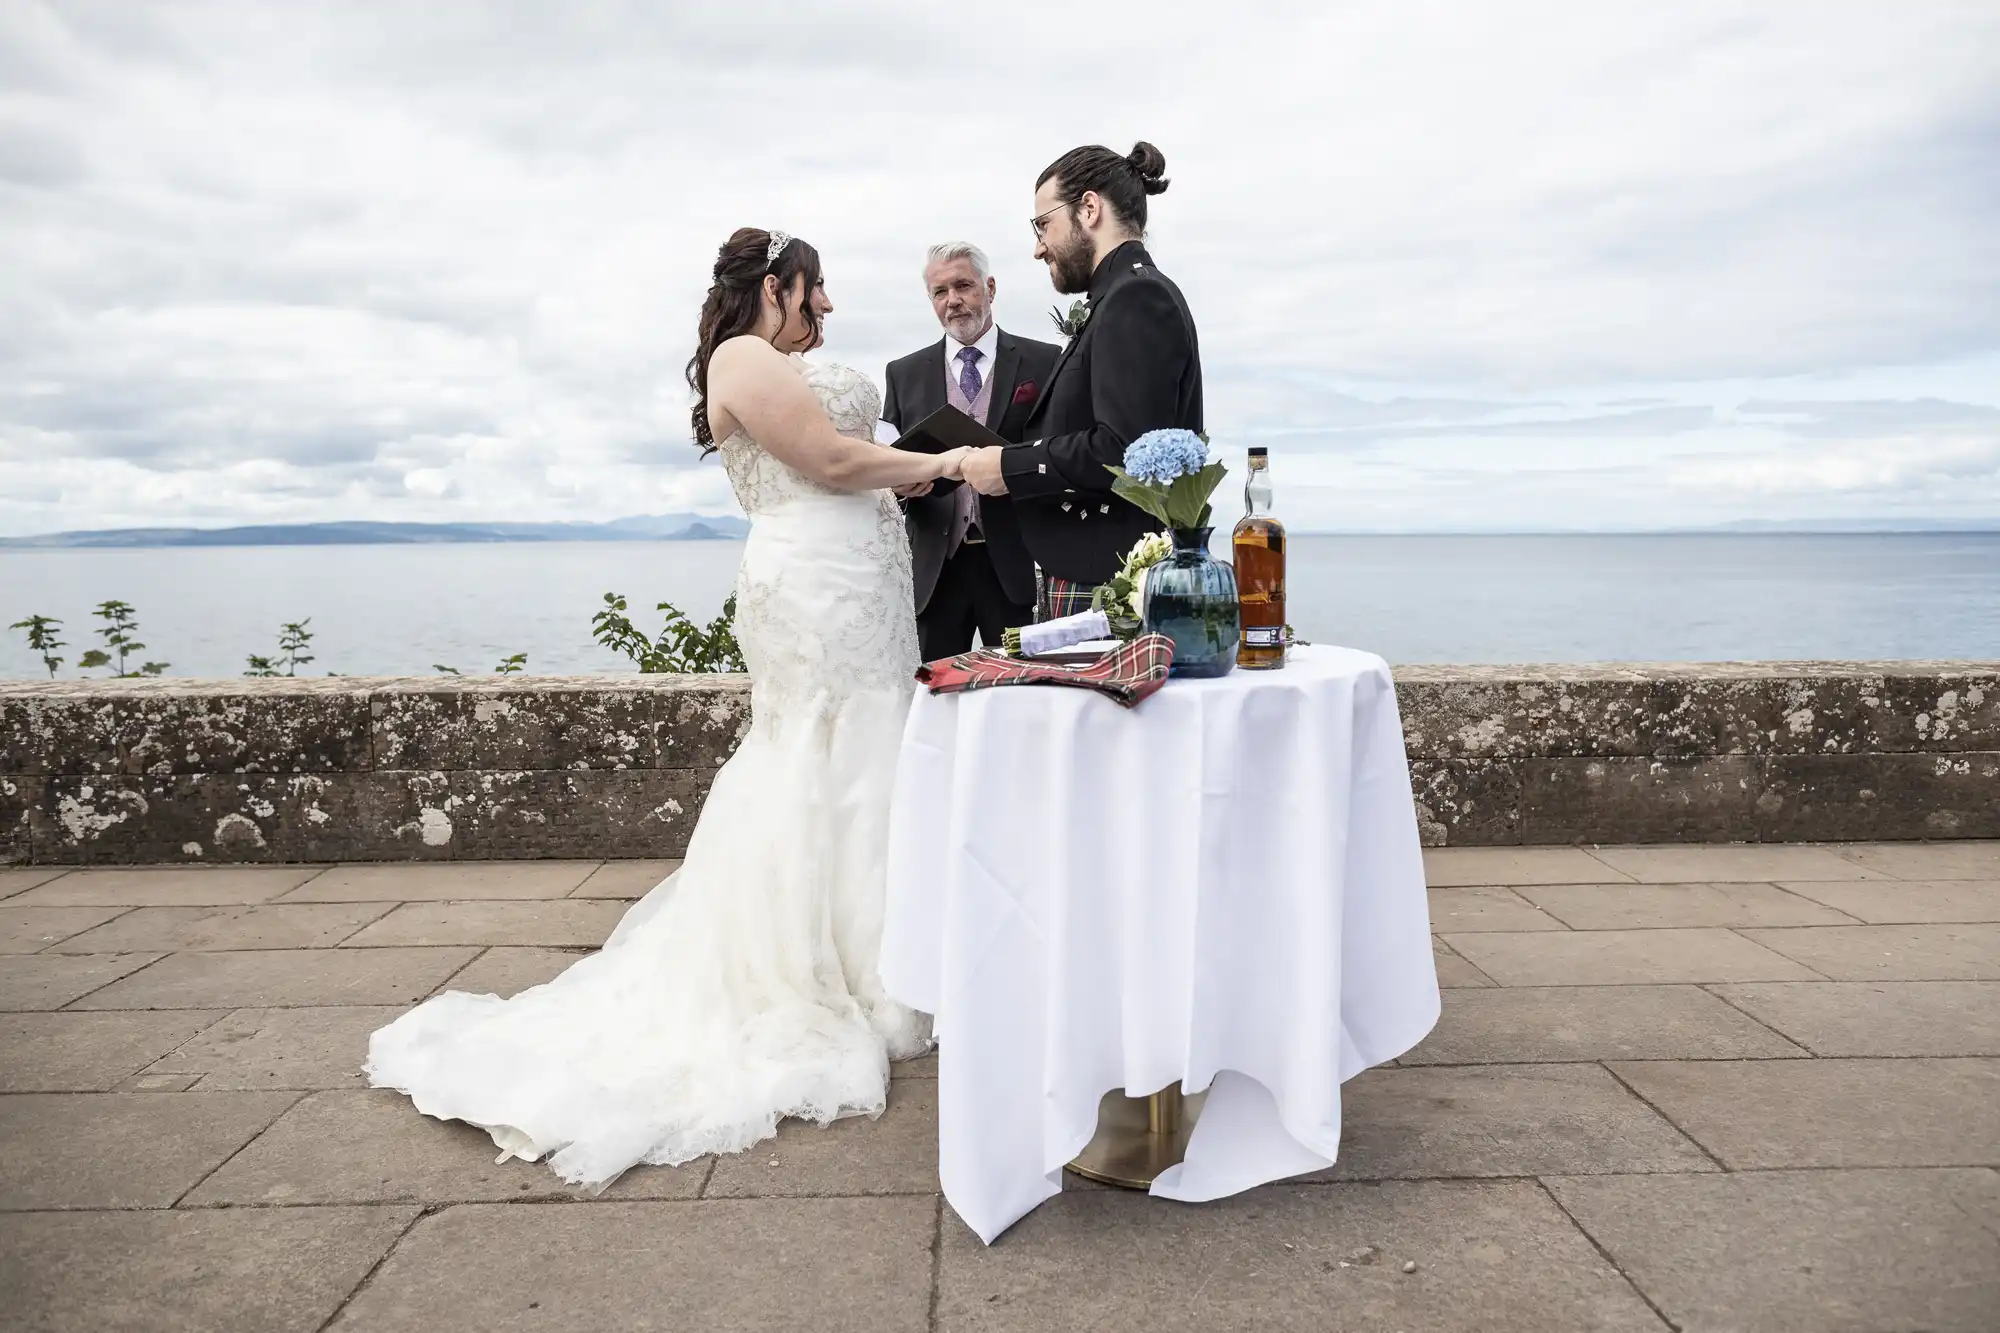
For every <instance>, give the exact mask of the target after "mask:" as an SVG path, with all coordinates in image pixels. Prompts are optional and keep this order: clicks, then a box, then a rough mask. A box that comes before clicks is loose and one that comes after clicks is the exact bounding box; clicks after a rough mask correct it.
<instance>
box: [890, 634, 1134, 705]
mask: <svg viewBox="0 0 2000 1333" xmlns="http://www.w3.org/2000/svg"><path fill="white" fill-rule="evenodd" d="M1173 661H1174V643H1173V640H1172V639H1169V638H1168V637H1167V636H1166V635H1164V634H1142V635H1140V636H1139V637H1138V638H1136V639H1134V640H1132V641H1131V642H1130V643H1125V644H1120V645H1119V646H1118V647H1117V648H1115V649H1113V650H1112V651H1110V652H1108V653H1106V654H1105V655H1104V656H1102V657H1100V658H1098V659H1097V660H1096V661H1095V662H1092V663H1090V664H1088V665H1086V666H1061V665H1058V664H1056V663H1054V662H1037V661H1034V660H1033V659H1031V658H1021V657H1009V656H1008V655H1007V654H1006V653H1003V652H1000V651H998V650H996V649H990V648H978V649H974V650H973V651H972V652H969V653H960V654H959V655H958V656H957V657H947V658H945V659H944V660H942V661H939V662H926V663H924V665H922V666H920V667H918V668H917V679H918V680H920V681H922V682H923V683H924V684H925V685H927V686H929V687H930V692H931V693H932V694H957V693H960V692H961V691H964V690H988V689H992V688H993V687H994V686H996V685H1071V686H1076V687H1079V688H1082V689H1086V690H1096V691H1097V692H1098V693H1099V694H1104V695H1109V696H1110V697H1111V698H1113V699H1115V700H1117V701H1118V702H1119V703H1121V704H1123V705H1124V706H1125V707H1127V708H1130V707H1131V706H1132V705H1134V704H1136V703H1138V702H1139V701H1140V700H1141V699H1144V698H1145V697H1146V696H1147V695H1149V694H1151V693H1152V692H1153V691H1155V690H1157V689H1159V688H1160V686H1162V685H1164V684H1166V683H1167V668H1168V667H1170V666H1172V665H1173Z"/></svg>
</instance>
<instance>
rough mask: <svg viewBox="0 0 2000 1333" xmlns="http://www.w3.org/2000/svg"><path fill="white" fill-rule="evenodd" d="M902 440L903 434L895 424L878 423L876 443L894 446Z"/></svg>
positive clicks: (891, 422) (890, 422) (876, 425)
mask: <svg viewBox="0 0 2000 1333" xmlns="http://www.w3.org/2000/svg"><path fill="white" fill-rule="evenodd" d="M902 438H903V432H902V431H900V430H897V429H896V423H895V422H893V421H877V422H876V423H875V443H877V444H894V443H895V442H896V441H897V440H900V439H902Z"/></svg>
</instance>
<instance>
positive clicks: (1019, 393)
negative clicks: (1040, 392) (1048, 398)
mask: <svg viewBox="0 0 2000 1333" xmlns="http://www.w3.org/2000/svg"><path fill="white" fill-rule="evenodd" d="M1035 393H1036V389H1035V382H1034V381H1033V380H1029V381H1027V382H1026V383H1024V384H1022V385H1020V386H1018V387H1017V388H1015V390H1014V401H1015V402H1016V403H1032V402H1034V401H1035Z"/></svg>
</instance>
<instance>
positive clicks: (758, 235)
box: [687, 227, 820, 457]
mask: <svg viewBox="0 0 2000 1333" xmlns="http://www.w3.org/2000/svg"><path fill="white" fill-rule="evenodd" d="M770 245H771V233H770V232H768V231H765V230H764V229H763V228H762V227H740V228H738V229H737V230H736V232H735V233H734V234H733V235H731V236H730V238H729V239H728V240H727V241H724V242H723V243H722V248H721V249H720V250H718V251H717V252H716V255H715V273H714V278H715V281H714V282H713V283H712V284H711V285H710V286H709V289H708V296H707V297H706V298H705V299H704V300H703V301H702V303H701V328H700V332H699V333H698V334H697V335H696V339H695V349H694V355H693V356H692V357H691V358H689V360H688V363H687V382H688V387H689V388H690V389H693V390H694V442H695V445H696V446H697V447H698V448H700V450H701V452H702V455H703V456H704V457H706V456H707V455H709V454H712V453H714V452H715V432H714V431H713V430H711V429H710V428H709V424H708V359H709V358H710V357H712V356H714V355H715V349H716V348H718V347H720V346H722V344H723V343H725V342H727V341H729V340H730V339H731V338H735V337H738V336H740V335H742V334H745V333H748V332H750V330H752V329H754V328H756V327H757V319H758V316H759V315H761V314H762V313H763V310H764V277H765V275H766V274H775V275H776V276H777V279H778V293H779V297H780V299H783V296H784V293H786V292H788V291H790V290H791V289H792V284H793V283H794V282H796V281H797V280H798V279H799V278H801V277H803V278H804V279H805V284H804V285H803V286H802V287H800V289H799V314H801V315H803V316H804V317H805V321H806V327H807V328H809V329H811V330H812V334H813V337H812V341H818V339H819V312H818V311H817V310H814V309H813V292H814V291H815V290H817V289H818V287H819V280H820V273H819V251H817V250H815V249H813V248H812V247H811V246H810V245H807V244H806V243H805V242H804V241H802V240H800V239H799V238H798V237H796V236H794V237H793V238H792V239H791V241H790V242H789V243H787V244H786V246H785V248H784V249H783V250H780V251H779V252H778V257H777V259H776V260H774V261H772V262H770V263H766V262H765V259H764V255H765V253H766V252H767V251H768V250H769V248H770Z"/></svg>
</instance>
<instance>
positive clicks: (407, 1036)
mask: <svg viewBox="0 0 2000 1333" xmlns="http://www.w3.org/2000/svg"><path fill="white" fill-rule="evenodd" d="M800 364H801V367H802V373H803V374H804V375H805V377H806V381H807V383H808V384H810V385H811V386H812V387H813V389H814V391H815V392H816V393H817V394H818V395H819V398H820V401H821V404H822V405H823V406H824V407H825V409H826V411H827V414H828V416H829V417H831V418H832V420H833V422H834V424H835V426H836V427H837V428H838V429H839V430H840V431H841V433H843V434H846V435H850V436H854V437H856V438H859V439H864V440H865V439H869V438H870V437H871V435H872V431H873V428H874V425H875V421H876V418H877V416H878V415H879V413H880V399H879V397H878V396H877V394H876V391H875V388H874V385H873V384H872V383H870V382H869V380H868V379H867V378H866V377H865V376H863V375H860V374H858V373H856V372H854V371H852V370H848V369H846V368H844V367H840V366H831V365H828V366H812V367H807V366H805V365H804V363H803V362H802V363H800ZM720 452H721V454H722V461H723V465H724V467H725V468H726V470H727V471H728V474H729V479H730V484H731V485H732V486H733V487H734V489H735V492H736V497H737V499H738V501H739V502H740V503H741V504H742V506H743V509H744V511H745V512H746V513H748V515H749V516H750V536H749V539H748V541H747V542H746V544H745V547H744V552H743V563H742V567H741V571H740V572H739V574H738V576H737V585H736V595H737V602H736V636H737V639H738V641H739V642H740V643H741V644H742V646H743V655H744V658H745V660H746V661H747V663H748V665H749V669H750V677H751V691H750V697H751V723H750V728H749V732H748V734H747V735H746V736H745V737H744V740H743V743H742V745H741V746H740V747H739V748H738V749H737V751H736V753H735V755H734V756H733V757H732V758H731V759H730V760H729V762H728V763H727V764H725V765H723V767H722V768H721V769H720V770H719V771H718V772H717V773H716V776H715V782H714V785H713V787H712V788H711V789H710V792H709V795H708V799H707V801H706V803H705V804H704V806H703V808H702V812H701V817H700V819H699V820H698V821H697V823H696V826H695V829H694V832H693V835H692V837H691V838H690V840H689V843H688V848H687V855H686V857H685V859H684V861H683V863H682V865H681V868H680V870H679V871H677V872H676V873H675V874H674V875H672V876H670V877H669V878H668V879H667V880H665V881H664V882H663V883H661V884H660V885H659V886H658V887H657V888H655V889H654V890H653V891H652V892H651V893H649V894H647V895H646V897H645V898H644V899H642V900H641V901H640V902H638V903H636V904H635V905H634V906H633V907H632V909H631V910H630V911H629V912H628V913H627V914H626V915H625V917H624V919H623V920H622V921H621V922H620V923H619V925H618V928H617V930H616V931H614V932H613V933H612V936H611V938H610V940H609V941H608V942H607V943H606V944H605V946H604V948H603V950H602V951H601V952H598V953H595V954H592V955H590V956H588V957H586V958H583V959H582V960H580V961H579V962H577V963H576V964H575V965H574V966H573V967H571V968H570V969H569V970H568V971H566V972H564V973H563V974H562V975H561V976H559V977H557V978H556V979H555V980H554V981H551V982H549V983H547V984H546V985H542V986H536V987H534V988H533V989H532V990H527V991H523V992H522V993H521V994H519V995H516V996H514V997H513V998H512V999H506V1000H503V999H501V998H499V997H498V996H494V995H470V994H466V993H463V992H456V991H454V992H450V993H447V994H444V995H440V996H437V997H436V998H434V999H432V1000H429V1001H427V1002H426V1003H424V1004H422V1005H420V1006H418V1007H417V1008H416V1009H413V1010H412V1011H410V1012H409V1013H407V1014H405V1015H403V1016H402V1017H401V1018H398V1019H397V1020H396V1021H395V1022H393V1023H391V1024H389V1026H387V1027H385V1028H383V1029H381V1030H380V1031H378V1032H376V1033H375V1034H374V1036H373V1037H372V1038H371V1040H370V1042H369V1050H368V1065H367V1073H368V1076H369V1079H370V1081H371V1082H372V1083H373V1084H374V1085H376V1086H378V1087H387V1088H395V1089H398V1090H400V1091H402V1092H405V1093H407V1094H409V1096H410V1099H411V1100H412V1101H413V1102H414V1103H415V1105H416V1107H417V1109H418V1110H419V1111H422V1112H423V1113H424V1114H426V1115H431V1116H436V1117H438V1118H439V1119H445V1120H463V1121H466V1122H468V1123H471V1124H474V1125H478V1126H479V1127H480V1128H482V1129H484V1130H486V1131H487V1133H489V1134H491V1135H492V1137H493V1141H494V1143H495V1144H497V1145H499V1147H500V1148H501V1149H502V1157H503V1159H504V1158H505V1157H507V1156H517V1157H521V1158H524V1159H527V1160H530V1161H533V1160H539V1159H540V1158H542V1157H545V1156H546V1157H548V1158H549V1163H550V1165H551V1166H552V1167H553V1168H554V1169H555V1170H556V1172H557V1173H558V1174H559V1175H561V1176H562V1177H563V1179H565V1180H568V1181H571V1182H573V1183H577V1184H581V1185H584V1186H586V1187H589V1188H591V1189H601V1188H603V1187H604V1186H605V1185H607V1184H609V1183H610V1182H611V1181H613V1180H615V1179H616V1178H617V1177H618V1176H619V1174H620V1173H622V1172H623V1171H625V1170H626V1169H627V1168H629V1167H631V1166H633V1165H636V1164H637V1163H640V1162H650V1163H656V1164H671V1163H678V1162H685V1161H688V1160H691V1159H693V1158H695V1157H699V1156H701V1155H703V1154H705V1153H730V1152H738V1151H741V1150H742V1149H744V1148H747V1147H750V1146H751V1145H752V1144H754V1143H756V1142H758V1141H759V1140H762V1139H765V1138H768V1137H770V1136H771V1135H772V1134H774V1133H776V1131H777V1126H778V1122H779V1120H781V1119H783V1118H785V1117H788V1116H789V1117H798V1118H801V1119H807V1120H813V1121H817V1122H819V1123H821V1124H825V1123H827V1122H829V1121H831V1120H833V1119H835V1118H836V1117H840V1116H845V1115H855V1114H865V1115H874V1114H879V1113H880V1112H881V1110H882V1108H883V1106H884V1103H885V1098H886V1095H887V1089H888V1073H889V1070H888V1066H889V1061H891V1060H897V1059H904V1058H908V1057H910V1056H913V1055H916V1054H920V1053H921V1052H922V1051H924V1050H925V1049H927V1047H928V1045H929V1020H928V1019H926V1018H925V1017H924V1016H923V1015H921V1014H918V1013H916V1012H915V1011H913V1010H910V1009H908V1008H906V1007H904V1006H902V1005H900V1004H898V1003H896V1002H895V1001H894V1000H892V999H890V998H889V997H888V995H887V994H885V993H884V991H883V990H882V985H881V981H880V980H879V978H878V977H877V975H876V958H877V953H878V951H879V946H880V941H881V933H882V909H883V892H884V878H885V873H886V872H885V859H886V843H887V834H888V817H889V797H890V791H891V788H892V786H893V784H894V779H895V769H896V757H897V750H898V746H899V743H900V740H901V737H902V730H903V720H904V716H905V714H906V713H907V711H908V708H909V702H910V697H911V693H912V690H913V689H914V685H913V674H914V672H915V670H916V667H917V664H918V654H917V635H916V623H915V619H914V616H913V613H912V600H911V590H910V553H909V545H908V541H907V538H906V537H905V535H904V529H903V519H902V514H901V512H900V510H899V508H898V507H897V505H896V502H895V500H894V499H893V498H892V497H891V496H890V495H889V494H888V493H887V492H886V491H865V492H858V493H850V492H842V491H836V490H833V489H831V488H829V487H826V486H822V485H820V484H819V483H817V482H815V481H813V480H811V479H810V478H808V477H806V476H804V475H803V474H801V473H799V472H797V471H795V470H794V469H792V468H790V467H788V466H786V465H785V464H784V463H782V462H780V461H779V460H778V459H777V458H775V457H773V456H772V455H770V454H769V453H766V452H765V451H764V450H763V449H762V448H760V447H759V446H758V445H757V443H756V442H755V441H754V440H752V439H750V438H749V437H748V436H747V435H745V434H743V433H742V432H740V431H739V432H738V433H736V434H735V435H733V436H731V437H730V438H729V439H727V440H724V441H723V442H722V444H721V446H720Z"/></svg>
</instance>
